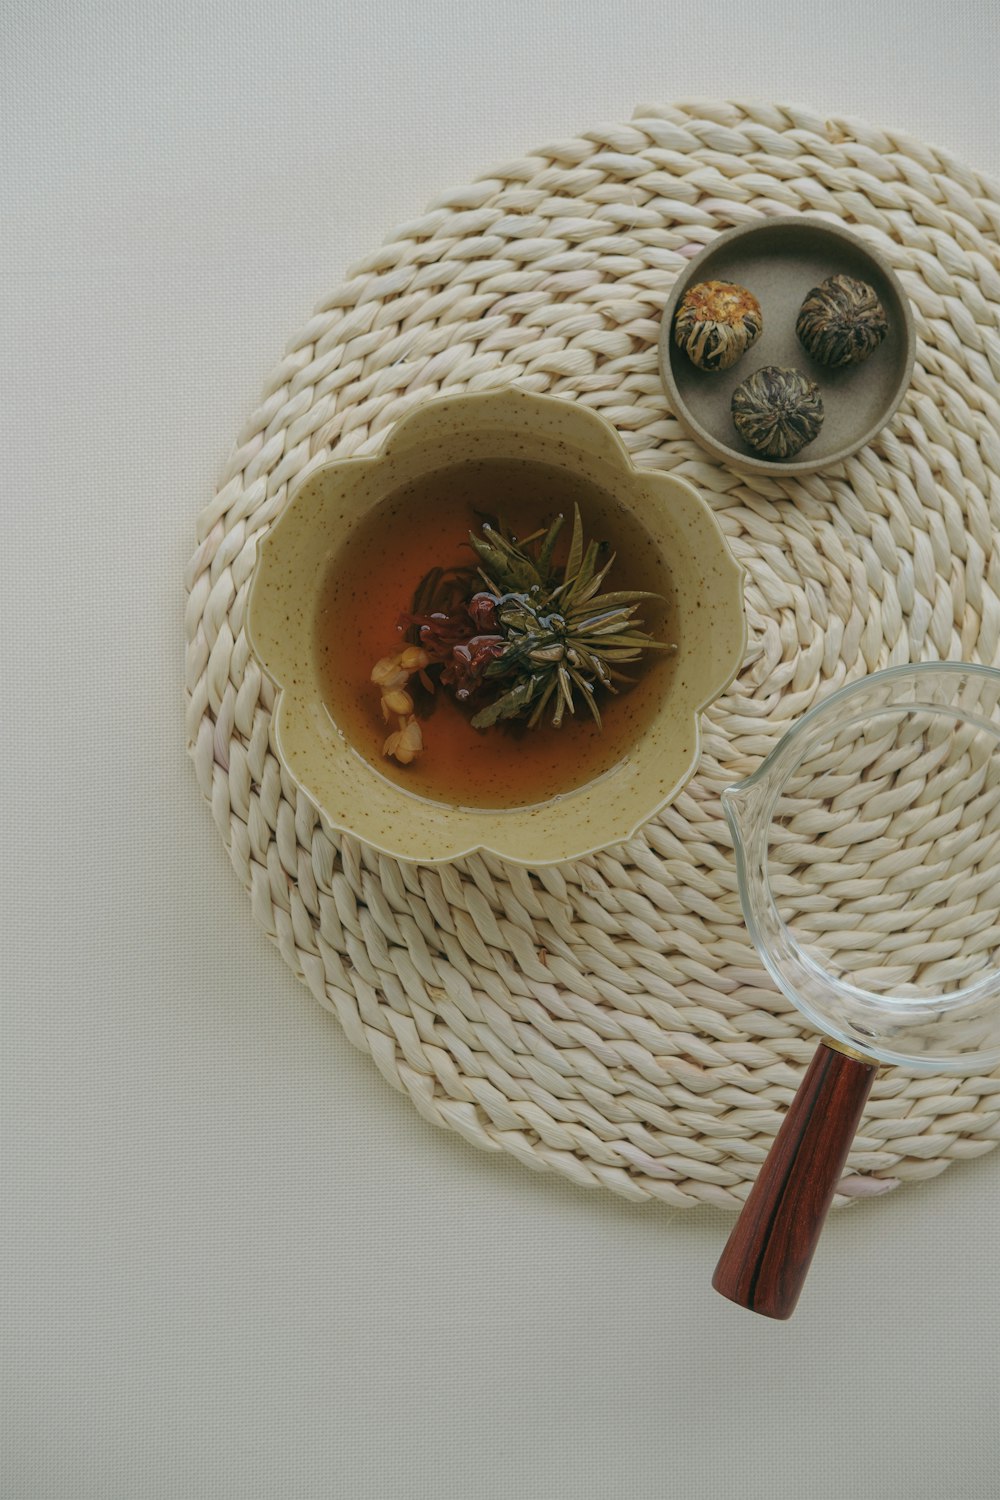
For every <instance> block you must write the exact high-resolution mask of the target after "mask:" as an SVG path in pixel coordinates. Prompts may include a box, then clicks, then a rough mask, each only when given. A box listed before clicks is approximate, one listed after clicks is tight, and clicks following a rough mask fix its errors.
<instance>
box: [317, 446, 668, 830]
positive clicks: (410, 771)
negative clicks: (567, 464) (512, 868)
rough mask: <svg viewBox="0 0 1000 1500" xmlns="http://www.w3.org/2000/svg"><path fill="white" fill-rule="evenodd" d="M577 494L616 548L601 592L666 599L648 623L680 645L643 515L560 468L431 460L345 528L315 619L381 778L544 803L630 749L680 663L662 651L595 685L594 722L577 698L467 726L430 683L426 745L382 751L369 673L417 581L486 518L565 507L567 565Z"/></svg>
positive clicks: (329, 668) (394, 636) (550, 512)
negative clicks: (432, 466)
mask: <svg viewBox="0 0 1000 1500" xmlns="http://www.w3.org/2000/svg"><path fill="white" fill-rule="evenodd" d="M574 502H576V503H577V504H578V505H579V507H580V513H581V516H582V519H583V528H584V536H585V538H586V539H587V540H589V539H590V538H592V537H593V538H596V539H597V540H599V541H603V542H606V543H608V544H609V546H610V550H611V551H613V552H614V553H615V554H616V561H615V564H614V567H613V568H612V569H611V572H610V573H609V575H608V577H607V579H606V580H605V583H604V588H605V590H614V589H648V590H650V591H651V592H653V593H657V594H660V595H662V596H663V597H662V602H661V600H655V599H650V600H645V601H643V603H642V606H641V607H640V610H639V614H640V617H641V619H642V622H643V628H644V629H646V630H648V631H649V632H650V633H651V634H652V635H653V636H654V637H655V638H656V639H657V640H661V641H666V642H677V633H676V617H675V610H674V604H673V585H672V581H671V578H670V575H669V571H668V569H667V567H666V566H665V564H664V563H663V562H662V560H661V559H660V557H659V555H658V552H657V549H656V547H655V546H654V545H653V542H652V539H651V538H650V537H649V535H648V534H647V532H646V530H645V528H644V527H643V525H642V522H641V519H640V518H639V517H637V516H635V515H634V514H633V513H632V512H631V511H629V510H628V509H626V507H625V506H623V505H622V504H621V503H620V502H619V501H617V500H616V499H615V498H614V496H613V495H611V494H609V493H608V492H607V491H605V490H603V489H601V488H600V487H599V486H597V485H595V484H592V483H590V482H588V481H586V480H583V479H580V478H579V477H577V476H576V475H573V474H570V473H568V472H566V471H565V470H562V469H557V468H551V467H549V466H548V465H546V464H539V463H532V462H528V461H525V460H519V459H483V460H477V461H475V462H470V463H463V464H457V465H455V466H453V467H450V468H446V469H441V470H437V471H435V472H434V473H432V474H428V475H425V476H423V477H422V478H420V479H418V480H415V481H414V482H412V483H411V484H407V485H404V486H402V487H401V488H400V489H399V490H396V491H395V492H394V493H393V494H391V495H389V496H388V497H387V498H386V499H385V500H383V501H382V502H381V504H379V505H377V506H376V507H375V508H374V509H373V510H372V511H371V512H370V513H369V514H368V515H367V516H366V517H365V518H364V520H363V521H362V522H361V524H360V525H359V526H358V527H357V528H355V530H354V531H352V532H351V533H350V535H348V536H347V537H346V538H345V540H344V542H343V544H342V546H341V547H340V548H339V549H338V551H337V552H336V554H335V555H334V558H333V561H332V563H331V566H330V571H329V574H328V577H327V579H326V582H325V585H324V588H323V591H322V595H321V602H320V607H319V611H318V613H317V620H316V629H317V633H318V634H317V641H318V646H319V658H320V662H321V672H322V680H323V684H324V696H325V699H326V706H327V708H328V710H329V712H330V715H331V718H332V719H333V721H334V723H335V725H336V726H337V728H338V730H339V731H340V733H341V734H342V735H343V736H344V737H345V739H346V740H347V742H348V744H349V745H350V746H351V747H352V748H353V749H354V751H355V752H356V753H357V754H359V755H361V756H363V757H364V759H365V760H367V761H369V762H370V763H371V765H372V766H373V767H374V768H375V769H376V770H377V771H378V772H379V774H380V775H382V776H384V777H386V778H387V779H388V780H390V781H393V782H395V783H397V784H398V785H399V786H401V787H404V788H406V790H407V791H409V792H412V793H413V794H414V795H416V796H419V797H424V798H428V799H430V800H431V801H434V802H444V803H447V804H449V805H451V806H459V807H477V808H483V807H487V808H497V809H500V808H510V807H527V806H531V805H533V804H535V803H542V802H547V801H549V800H550V799H551V798H553V797H558V796H560V795H563V794H565V793H566V792H570V791H573V790H575V789H577V788H579V787H581V786H585V785H587V784H588V783H589V782H592V781H594V780H596V779H597V778H598V777H600V776H603V775H604V774H605V773H606V772H608V771H610V770H611V769H612V768H613V767H614V766H616V765H618V764H619V762H620V761H622V760H623V759H624V758H625V757H627V755H628V754H629V751H630V749H631V747H632V745H633V744H634V743H635V742H636V740H637V739H638V738H639V737H640V736H641V734H642V732H643V730H644V729H645V728H646V726H647V725H648V723H649V722H650V720H651V719H652V718H653V716H654V714H655V713H656V710H657V707H658V705H659V703H660V701H661V699H662V697H663V694H664V692H665V690H666V688H667V685H668V683H669V680H670V677H671V675H672V673H673V671H674V667H675V662H676V657H675V656H674V655H673V654H671V653H667V652H661V651H650V652H648V653H645V654H644V656H643V657H642V658H641V659H640V660H639V661H637V662H634V663H628V664H626V665H625V667H624V668H623V670H624V671H625V672H627V673H628V674H629V675H630V676H633V677H635V678H636V681H635V683H634V684H633V685H632V686H629V687H623V688H622V689H621V690H620V692H619V694H618V696H617V697H615V696H614V695H612V694H610V693H607V692H604V691H601V690H598V699H597V702H598V706H599V708H600V711H601V717H602V719H603V728H602V729H599V728H598V727H597V725H596V724H595V723H594V721H593V719H592V718H591V716H590V714H589V713H586V711H585V709H584V707H583V705H582V704H581V705H580V707H579V709H578V711H577V713H576V715H575V716H572V717H571V716H570V715H568V714H567V716H566V717H565V718H564V720H563V723H562V725H561V727H560V728H559V729H555V728H553V726H552V725H551V724H550V723H549V722H548V720H547V719H546V720H545V721H544V722H543V723H541V724H539V725H538V726H537V727H536V728H534V729H528V728H527V727H526V725H524V724H517V723H502V724H497V725H494V726H493V727H491V728H490V729H485V730H477V729H473V728H472V726H471V724H470V722H469V720H470V719H471V717H472V714H473V713H474V712H475V710H474V709H467V708H464V707H463V706H461V705H460V704H458V703H456V702H455V700H454V699H453V698H452V696H451V694H450V693H449V691H448V690H447V689H446V688H441V687H440V686H439V687H438V688H437V690H436V692H435V694H434V698H433V700H432V707H431V712H430V714H429V715H428V716H426V717H424V716H421V721H420V722H421V730H422V733H423V739H424V750H423V752H422V754H421V755H419V756H418V757H417V759H416V760H415V761H414V762H413V764H411V765H409V766H401V765H399V764H397V762H395V761H394V760H391V759H390V758H389V757H388V756H385V755H384V754H383V753H382V746H383V743H384V741H385V738H386V735H387V734H388V733H389V732H390V730H391V729H394V728H395V727H396V725H395V723H393V724H391V725H388V726H387V725H386V724H385V723H384V722H383V719H382V715H381V712H380V707H379V691H378V688H377V687H375V685H374V684H373V683H372V682H371V680H370V674H371V669H372V667H373V666H374V665H375V663H376V662H377V661H378V660H379V658H380V657H383V656H388V655H390V654H391V653H392V652H394V651H398V650H400V648H401V647H402V646H403V645H404V644H405V641H404V636H403V634H402V633H401V632H400V630H399V629H398V628H397V621H398V618H399V616H400V614H402V613H404V612H405V611H406V610H408V609H409V608H410V604H411V601H412V598H413V593H414V590H415V589H416V587H417V585H418V584H419V582H420V580H421V579H422V578H423V577H424V575H425V574H426V573H427V572H428V571H429V570H430V569H431V568H433V567H459V566H469V565H470V564H472V563H473V562H474V561H475V554H474V553H473V551H472V548H471V547H470V546H469V545H468V540H467V538H468V534H469V532H470V531H478V529H479V528H480V526H481V525H482V522H483V520H484V518H486V517H489V516H500V517H502V518H503V520H504V522H505V523H506V525H507V526H508V527H510V529H511V530H512V531H513V532H514V533H515V535H516V536H520V537H525V536H529V535H531V534H532V533H534V532H535V531H537V530H539V528H541V527H543V526H547V525H548V523H549V522H550V521H551V520H552V519H553V518H554V517H555V516H556V515H558V514H560V513H562V514H563V515H564V516H565V517H566V520H565V522H564V525H563V528H562V531H561V533H560V537H559V541H560V544H561V547H562V551H561V552H560V550H559V549H558V548H557V551H556V561H557V562H559V563H563V562H564V561H565V556H566V552H567V551H568V548H569V539H570V534H571V531H572V519H573V504H574ZM432 675H433V674H432Z"/></svg>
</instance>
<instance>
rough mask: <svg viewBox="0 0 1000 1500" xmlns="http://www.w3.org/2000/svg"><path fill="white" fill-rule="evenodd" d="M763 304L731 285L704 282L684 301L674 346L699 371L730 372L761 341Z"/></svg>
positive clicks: (692, 288) (685, 297)
mask: <svg viewBox="0 0 1000 1500" xmlns="http://www.w3.org/2000/svg"><path fill="white" fill-rule="evenodd" d="M763 326H764V319H763V317H762V315H761V311H760V303H759V302H758V301H757V298H756V297H755V296H754V295H753V293H752V292H748V291H747V289H746V287H743V286H736V285H735V284H734V283H733V282H731V281H700V282H699V283H698V285H697V286H693V287H690V288H689V289H688V290H687V291H686V292H685V293H684V296H683V297H682V298H681V304H680V307H679V308H678V309H677V316H676V318H675V319H674V342H675V343H676V345H677V347H678V349H683V350H684V352H685V353H686V354H687V356H688V358H689V359H690V360H691V362H692V364H695V365H697V366H698V368H699V370H728V369H729V367H730V365H734V364H735V363H736V361H737V360H738V359H739V358H740V357H741V355H744V354H745V353H746V352H747V350H748V349H749V348H750V346H751V344H755V343H756V342H757V340H758V339H759V338H760V331H761V329H762V328H763Z"/></svg>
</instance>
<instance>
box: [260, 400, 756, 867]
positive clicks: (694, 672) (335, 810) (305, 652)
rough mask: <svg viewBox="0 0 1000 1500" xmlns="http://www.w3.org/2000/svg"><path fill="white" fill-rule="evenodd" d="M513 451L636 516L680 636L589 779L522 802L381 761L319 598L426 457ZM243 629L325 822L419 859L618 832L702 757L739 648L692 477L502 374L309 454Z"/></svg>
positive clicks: (519, 856) (592, 839) (731, 565)
mask: <svg viewBox="0 0 1000 1500" xmlns="http://www.w3.org/2000/svg"><path fill="white" fill-rule="evenodd" d="M509 458H518V459H527V460H532V461H534V462H538V463H544V464H548V465H550V466H554V467H557V468H560V469H563V470H569V471H570V472H572V473H573V474H575V475H578V476H581V477H582V478H584V479H586V480H589V481H591V482H593V483H596V484H598V485H600V486H601V487H602V488H603V489H604V490H606V491H607V492H608V493H610V494H611V495H613V496H614V497H615V499H616V500H617V501H618V502H619V503H620V504H621V505H622V506H624V507H625V508H626V509H628V510H629V511H631V512H632V514H633V515H634V516H635V517H636V518H637V519H639V520H641V524H642V526H643V528H644V529H645V531H646V533H647V534H648V538H649V545H650V546H651V547H653V548H656V549H657V550H658V552H659V554H660V556H661V557H662V558H663V559H664V560H665V562H666V565H667V568H668V570H669V575H670V578H671V583H672V587H673V591H674V595H675V616H676V619H677V621H678V639H679V650H678V655H677V659H676V664H675V668H674V670H673V671H672V672H671V674H670V677H669V681H668V685H667V687H666V689H665V690H664V693H663V697H662V699H661V701H660V702H659V703H658V704H657V706H656V711H655V713H654V715H653V717H652V719H651V720H650V721H648V722H647V724H646V726H645V728H644V729H643V730H642V731H641V733H639V734H638V736H637V738H636V739H635V741H634V742H633V743H632V744H631V745H630V747H629V749H628V751H627V752H626V753H625V754H624V756H623V757H622V759H621V760H620V761H619V762H618V763H617V764H616V765H615V766H614V767H613V768H612V769H611V770H610V771H608V772H606V773H605V774H604V775H603V776H602V777H601V778H600V779H599V780H596V781H593V782H591V783H589V784H588V785H585V786H583V787H580V788H578V789H577V790H575V791H572V792H567V793H566V794H564V795H562V796H559V797H555V798H552V799H550V800H548V801H546V802H541V803H536V804H534V805H532V806H526V807H513V808H503V809H497V810H493V809H489V808H485V809H484V808H466V807H457V806H454V807H453V806H448V805H445V804H443V803H441V802H432V801H429V800H427V799H424V798H421V797H418V796H415V795H413V794H412V793H411V792H408V791H407V790H406V789H405V788H403V787H400V786H399V785H398V784H397V783H395V782H393V781H391V780H390V779H389V778H388V777H386V776H383V775H380V774H379V772H378V770H377V769H376V768H375V767H374V766H373V765H372V764H371V763H370V762H369V761H368V760H367V759H365V757H364V756H362V755H361V754H359V753H358V751H357V750H356V749H355V748H354V747H352V745H351V744H350V743H349V741H348V739H347V738H346V737H345V735H344V734H343V732H342V731H341V730H340V729H339V728H338V725H337V724H336V723H335V722H334V720H333V718H332V716H331V713H330V710H329V708H328V706H327V703H326V701H325V697H324V692H323V678H322V673H321V670H320V662H319V660H318V657H319V649H318V646H317V631H316V617H317V609H318V607H319V601H320V598H321V595H322V590H323V586H324V580H325V579H326V577H327V576H328V571H329V568H330V566H331V564H332V563H334V562H335V559H336V554H337V551H338V549H339V547H340V546H342V545H343V543H344V541H345V539H346V538H347V537H348V535H349V534H350V533H351V531H352V529H353V528H354V527H355V526H357V525H358V524H359V523H360V521H361V520H362V518H363V517H364V516H366V515H367V514H368V513H369V512H370V511H371V509H372V508H373V507H374V506H377V505H379V504H380V503H381V502H382V501H383V500H384V499H385V498H386V497H387V496H389V495H390V494H392V493H394V492H396V491H398V490H399V489H400V487H401V486H404V485H407V484H410V483H412V482H413V481H414V480H417V479H419V478H421V477H422V476H424V475H426V474H428V473H429V472H433V471H435V470H439V469H444V468H448V467H450V466H451V465H453V464H461V463H466V462H469V461H472V460H481V459H509ZM247 630H248V634H249V638H250V643H251V647H252V649H253V651H254V653H255V655H256V656H257V658H258V660H259V661H260V663H261V665H262V666H263V668H264V669H265V671H266V672H267V673H268V674H269V675H270V677H271V678H272V679H273V681H274V683H275V685H276V687H277V688H278V690H279V691H278V695H277V701H276V705H275V717H274V723H273V726H272V727H273V732H274V735H275V739H276V744H277V750H278V754H279V755H280V757H281V759H282V760H283V762H284V764H285V766H286V767H287V769H288V771H289V772H290V773H291V775H292V776H293V777H294V778H295V780H296V782H297V783H298V785H299V786H300V787H301V789H302V790H303V791H304V792H305V794H306V795H307V796H308V797H309V798H310V799H311V800H312V801H313V802H314V803H315V804H316V806H317V807H318V809H319V811H320V813H321V815H322V816H323V818H324V819H325V821H326V823H327V824H328V825H329V827H330V828H331V829H333V830H339V831H342V832H345V833H350V834H354V835H356V836H357V837H358V838H360V839H362V840H364V841H365V842H366V843H368V844H371V845H374V846H375V847H376V848H378V849H381V850H383V851H384V852H385V853H387V854H390V855H393V856H395V857H396V858H399V859H406V860H415V861H419V862H422V863H439V862H441V861H445V860H451V859H456V858H458V857H459V856H461V855H463V854H468V853H471V852H472V851H474V850H480V849H481V850H486V851H490V852H492V853H495V854H497V855H500V856H501V857H503V858H504V859H508V860H511V861H513V862H515V863H518V864H524V865H529V866H538V865H547V864H556V863H560V862H562V861H564V860H571V859H576V858H579V857H580V856H582V855H584V854H588V853H592V852H593V851H594V850H596V849H600V848H604V847H606V846H607V845H609V844H614V843H618V842H620V841H621V840H623V839H626V838H628V837H629V836H630V835H631V834H633V833H634V832H635V831H636V829H638V828H639V827H640V826H641V824H642V823H644V822H645V821H646V820H647V819H649V818H651V817H652V816H653V815H654V813H656V812H657V811H659V809H661V808H662V807H665V806H666V805H667V804H668V803H669V802H670V801H671V800H672V798H674V797H676V795H677V793H678V792H679V791H680V790H681V788H682V787H683V786H684V785H685V783H686V782H687V781H688V780H689V779H690V777H691V776H692V774H693V773H694V770H695V768H696V766H697V764H698V757H699V751H700V744H699V714H700V713H701V711H702V709H704V708H705V707H706V706H707V705H708V704H709V703H710V702H712V700H713V699H714V698H716V697H717V696H718V695H719V694H720V693H721V692H723V690H724V689H725V688H726V687H727V686H728V685H729V683H730V682H731V681H732V679H733V677H734V676H735V675H736V672H737V671H738V670H739V667H740V664H741V662H742V660H743V654H744V650H745V646H746V622H745V615H744V608H743V573H742V569H741V568H740V567H739V566H738V564H737V563H736V562H735V561H734V559H733V557H732V555H731V554H730V552H729V549H728V547H727V545H726V542H725V539H724V538H723V535H722V533H721V531H720V530H719V527H718V525H717V523H716V521H715V518H714V517H713V515H712V513H711V511H710V510H709V508H708V506H707V505H706V504H705V503H704V501H703V500H702V499H701V498H700V497H699V495H698V494H697V493H696V491H695V490H694V489H693V488H692V487H691V486H690V485H689V484H687V483H686V482H685V481H684V480H680V479H675V478H673V477H671V476H670V475H667V474H657V473H653V472H651V471H647V470H642V469H638V468H636V467H635V466H634V465H633V463H632V462H631V460H630V458H629V455H628V453H627V451H626V449H625V447H624V445H623V444H622V442H621V440H620V439H619V437H618V435H617V433H616V432H615V430H614V429H613V428H612V427H611V426H609V424H608V423H607V422H605V421H604V420H603V418H601V417H598V416H596V415H595V414H594V413H593V412H591V411H588V410H586V409H585V408H584V407H581V406H578V405H576V404H574V403H572V402H569V401H564V400H560V399H557V398H553V397H548V396H535V395H531V394H529V393H528V392H524V391H520V390H517V389H515V388H510V389H507V390H502V391H489V392H484V393H482V394H478V395H469V396H455V397H440V398H437V399H433V400H429V401H427V402H425V403H424V404H422V405H421V406H418V407H417V408H415V410H414V411H413V412H412V413H411V414H410V415H409V416H407V417H405V418H404V419H403V420H401V421H400V422H398V423H397V424H396V426H395V427H394V428H393V429H392V432H391V433H390V435H389V437H388V439H387V440H386V442H385V444H384V445H383V447H382V449H381V450H380V452H379V453H378V454H376V455H375V456H374V457H371V458H349V459H341V460H334V461H332V462H331V463H328V464H325V465H323V466H322V467H321V468H318V469H316V470H314V471H313V472H312V473H311V474H310V475H309V476H308V477H307V479H305V480H304V482H303V484H302V485H301V487H300V488H299V489H298V491H297V492H296V494H295V495H294V496H293V498H292V499H291V500H290V501H289V503H288V505H287V506H286V508H285V510H284V511H283V512H282V514H281V516H280V517H279V518H278V520H277V521H276V522H275V523H274V525H273V526H272V527H271V528H270V530H269V531H268V532H267V533H266V535H265V536H264V537H263V538H262V539H261V542H260V543H259V547H258V557H257V563H256V567H255V571H254V575H253V579H252V582H251V587H250V595H249V604H248V611H247ZM487 732H488V731H487Z"/></svg>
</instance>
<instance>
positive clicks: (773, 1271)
mask: <svg viewBox="0 0 1000 1500" xmlns="http://www.w3.org/2000/svg"><path fill="white" fill-rule="evenodd" d="M877 1071H878V1069H877V1067H876V1065H875V1064H874V1063H868V1062H861V1061H860V1060H859V1059H857V1058H854V1057H848V1056H847V1054H846V1053H844V1052H837V1051H835V1050H834V1049H833V1048H832V1047H828V1046H827V1045H826V1043H825V1042H821V1043H820V1045H819V1046H818V1047H817V1049H816V1055H815V1057H814V1058H813V1060H812V1062H811V1063H810V1064H809V1070H808V1072H807V1073H806V1076H805V1078H803V1080H802V1083H801V1085H800V1086H799V1091H798V1093H797V1094H796V1095H795V1098H794V1099H793V1100H792V1104H791V1108H790V1109H789V1111H788V1113H787V1115H786V1116H785V1118H784V1120H783V1121H782V1125H781V1129H780V1130H779V1131H778V1134H777V1136H776V1137H775V1140H774V1145H773V1146H772V1147H771V1150H770V1152H769V1154H768V1157H767V1160H766V1161H765V1163H764V1165H763V1166H762V1167H761V1169H760V1172H759V1174H758V1177H757V1181H756V1182H755V1183H754V1185H753V1187H752V1188H751V1190H750V1196H749V1198H748V1199H747V1201H746V1203H744V1205H743V1209H742V1211H741V1213H740V1216H739V1219H738V1220H737V1221H736V1228H735V1229H734V1230H733V1232H732V1234H731V1235H730V1236H729V1241H728V1243H727V1245H726V1248H725V1250H723V1252H722V1256H721V1258H720V1260H719V1264H718V1265H717V1266H716V1268H715V1275H714V1276H713V1277H712V1285H713V1286H714V1287H715V1290H716V1291H717V1292H721V1293H722V1295H723V1296H724V1297H728V1298H729V1300H730V1302H737V1303H739V1305H740V1307H746V1308H749V1309H750V1311H751V1312H756V1313H761V1314H762V1315H763V1316H764V1317H765V1318H790V1317H791V1315H792V1313H793V1311H794V1309H795V1304H796V1302H798V1300H799V1293H800V1292H801V1290H802V1287H803V1284H804V1283H805V1279H806V1273H807V1272H808V1270H809V1262H810V1261H811V1260H812V1258H813V1251H814V1250H815V1249H816V1246H817V1244H818V1243H819V1237H820V1234H821V1232H822V1229H823V1222H824V1220H825V1219H826V1215H827V1210H828V1209H829V1207H830V1202H831V1199H832V1198H833V1194H834V1191H835V1189H836V1186H837V1183H838V1182H839V1181H840V1178H841V1174H842V1172H843V1170H844V1162H845V1161H846V1160H847V1153H848V1151H850V1149H851V1142H852V1141H853V1140H854V1133H855V1131H856V1130H857V1128H858V1121H859V1120H860V1119H861V1112H862V1110H863V1109H864V1107H865V1103H866V1101H867V1099H868V1095H869V1093H870V1092H871V1086H872V1084H873V1083H874V1081H875V1074H876V1073H877Z"/></svg>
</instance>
